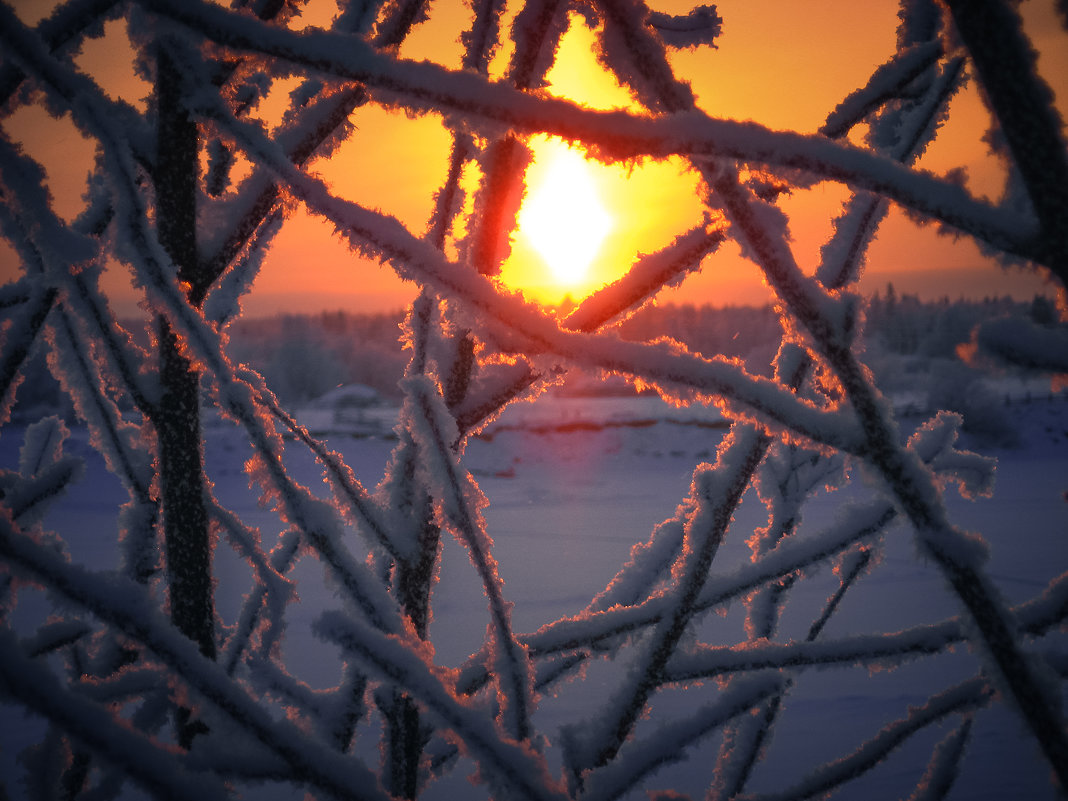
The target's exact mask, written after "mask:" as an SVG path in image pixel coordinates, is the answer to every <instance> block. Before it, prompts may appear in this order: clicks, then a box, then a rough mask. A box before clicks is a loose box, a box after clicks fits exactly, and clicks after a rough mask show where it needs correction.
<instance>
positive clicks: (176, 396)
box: [155, 48, 215, 747]
mask: <svg viewBox="0 0 1068 801" xmlns="http://www.w3.org/2000/svg"><path fill="white" fill-rule="evenodd" d="M156 63H157V77H156V102H157V104H158V105H157V110H158V114H159V118H158V128H157V162H156V174H155V184H156V223H157V226H158V231H159V238H160V242H161V244H162V245H163V247H164V248H165V249H166V251H167V253H168V254H169V255H170V257H171V259H172V260H173V261H174V263H175V265H176V267H177V270H178V277H179V279H180V280H181V281H183V282H187V283H188V284H189V285H196V283H197V282H196V281H195V277H196V271H197V251H196V180H197V171H198V166H199V162H198V153H197V129H196V124H195V123H194V122H193V121H192V120H191V119H190V117H189V115H188V113H187V112H186V111H185V109H183V108H182V105H181V91H180V82H181V77H180V75H179V73H178V70H177V67H176V66H175V64H174V63H173V61H172V60H171V59H170V57H169V56H168V55H167V53H166V51H165V50H164V49H163V48H160V50H159V52H158V54H157V62H156ZM158 326H159V331H158V334H159V358H160V378H161V382H162V386H163V396H162V398H161V400H160V405H159V409H158V411H157V414H156V420H155V425H156V429H157V433H158V435H159V460H160V464H159V469H160V485H161V486H160V489H161V495H162V503H163V534H164V551H165V554H166V559H167V581H168V586H169V595H170V609H171V620H172V621H173V622H174V625H175V626H176V627H177V628H178V629H179V630H180V631H181V632H182V633H183V634H185V635H186V636H187V637H189V639H191V640H193V642H195V643H196V644H197V646H198V647H199V648H200V652H201V653H202V654H204V655H205V656H207V657H208V658H210V659H214V658H215V614H214V603H213V599H212V579H211V543H210V539H209V527H208V513H207V509H206V506H205V503H204V494H203V493H204V480H203V475H204V472H203V461H202V453H201V435H200V386H199V385H200V382H199V376H198V375H197V372H196V371H195V370H194V369H193V367H192V365H191V364H190V362H189V360H188V359H187V358H186V357H185V356H184V355H183V354H182V352H181V343H180V342H179V339H178V337H177V336H176V335H175V333H174V332H173V331H172V330H171V327H170V325H169V323H168V322H167V321H166V320H165V319H162V318H161V319H160V320H159V321H158ZM189 718H190V714H189V711H188V710H179V720H178V728H179V732H178V735H179V741H180V743H181V744H182V745H183V746H185V747H188V746H189V744H190V742H191V741H192V738H193V737H194V736H195V734H196V733H197V731H198V726H197V725H196V724H195V723H191V722H190V720H189Z"/></svg>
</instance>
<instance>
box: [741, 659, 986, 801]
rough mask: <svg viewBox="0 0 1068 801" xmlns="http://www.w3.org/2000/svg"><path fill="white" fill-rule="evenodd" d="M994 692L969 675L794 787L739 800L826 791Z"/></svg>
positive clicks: (790, 799) (788, 798) (778, 800)
mask: <svg viewBox="0 0 1068 801" xmlns="http://www.w3.org/2000/svg"><path fill="white" fill-rule="evenodd" d="M992 696H993V690H992V688H991V686H990V683H989V682H988V681H987V680H986V678H984V677H983V676H977V677H975V678H973V679H969V680H967V681H965V682H962V683H960V684H958V685H956V686H955V687H951V688H950V689H948V690H945V691H944V692H941V693H939V694H937V695H934V696H932V697H931V698H930V699H928V701H927V703H925V704H924V705H923V706H920V707H914V708H911V709H910V710H909V713H908V714H907V715H906V716H905V717H903V718H900V719H899V720H896V721H893V722H892V723H890V724H888V725H886V726H885V727H883V729H882V730H880V731H879V733H878V734H876V735H875V736H874V737H872V738H871V739H870V740H868V741H866V742H864V743H862V744H861V745H860V747H859V748H857V750H856V751H854V752H853V753H852V754H850V755H849V756H846V757H842V758H841V759H839V760H836V761H834V762H828V763H827V764H825V765H821V766H820V767H818V768H816V769H815V770H813V771H811V772H810V773H809V774H808V776H806V777H805V778H804V779H802V780H801V781H799V782H798V783H797V784H795V785H794V786H793V787H790V788H788V789H785V790H782V791H781V792H770V793H759V794H753V795H742V796H738V801H795V800H796V801H800V800H801V799H805V798H812V797H813V796H815V795H819V794H821V793H825V792H827V791H828V790H830V789H832V788H834V787H838V786H840V785H841V784H843V783H844V782H846V781H848V780H849V779H851V778H853V777H855V776H859V775H860V774H862V773H864V772H866V771H867V770H869V769H871V768H872V767H874V766H875V765H877V764H878V763H879V762H881V761H882V760H883V759H884V758H885V757H886V756H887V754H889V753H890V752H891V751H892V750H893V749H895V748H897V747H898V746H899V745H901V743H903V742H904V741H905V740H906V739H908V738H909V737H911V736H912V735H913V734H915V733H916V732H918V731H920V730H921V729H923V728H925V727H927V726H930V725H931V724H933V723H936V722H937V721H939V720H941V719H943V718H945V717H947V716H949V715H952V714H955V713H959V712H971V711H973V710H975V709H977V708H980V707H983V706H985V705H986V704H987V703H989V701H990V699H991V697H992Z"/></svg>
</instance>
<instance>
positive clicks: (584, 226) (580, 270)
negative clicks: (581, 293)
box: [519, 148, 612, 286]
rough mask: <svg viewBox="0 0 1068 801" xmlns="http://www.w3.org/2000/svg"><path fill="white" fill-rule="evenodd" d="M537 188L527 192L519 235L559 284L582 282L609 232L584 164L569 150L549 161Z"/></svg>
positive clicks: (606, 216)
mask: <svg viewBox="0 0 1068 801" xmlns="http://www.w3.org/2000/svg"><path fill="white" fill-rule="evenodd" d="M550 158H551V161H550V162H549V164H548V165H547V168H546V169H545V170H544V171H543V173H542V175H543V177H542V179H541V181H540V183H537V184H536V185H534V186H531V187H529V189H528V194H527V198H526V200H525V201H524V203H523V208H522V209H521V210H520V212H519V230H520V233H521V234H522V235H523V236H524V237H525V238H526V239H527V241H528V242H529V243H530V244H531V246H532V247H533V248H534V249H535V250H536V251H537V252H538V253H539V254H540V255H541V257H542V259H544V260H545V264H546V265H547V266H548V267H549V269H550V270H551V271H552V273H553V276H554V278H555V279H556V282H557V283H558V284H562V285H565V286H575V285H578V284H580V283H582V281H583V279H584V278H585V276H586V271H587V270H588V269H589V266H590V262H592V261H593V259H594V257H595V256H596V255H597V251H598V250H599V249H600V247H601V243H602V242H603V241H604V238H605V237H606V236H607V235H608V232H609V231H610V230H611V229H612V217H611V216H610V215H609V213H608V212H607V211H606V210H605V208H604V206H603V205H602V204H601V200H600V198H599V197H598V196H597V187H596V186H595V185H594V182H593V177H592V176H591V175H590V170H589V167H588V166H587V163H586V159H584V158H583V157H582V155H581V154H580V153H579V152H577V151H575V150H570V149H568V148H560V149H559V150H556V151H555V152H554V153H553V154H552V155H551V156H550Z"/></svg>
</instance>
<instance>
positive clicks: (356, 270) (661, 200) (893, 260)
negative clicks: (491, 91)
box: [0, 0, 1068, 315]
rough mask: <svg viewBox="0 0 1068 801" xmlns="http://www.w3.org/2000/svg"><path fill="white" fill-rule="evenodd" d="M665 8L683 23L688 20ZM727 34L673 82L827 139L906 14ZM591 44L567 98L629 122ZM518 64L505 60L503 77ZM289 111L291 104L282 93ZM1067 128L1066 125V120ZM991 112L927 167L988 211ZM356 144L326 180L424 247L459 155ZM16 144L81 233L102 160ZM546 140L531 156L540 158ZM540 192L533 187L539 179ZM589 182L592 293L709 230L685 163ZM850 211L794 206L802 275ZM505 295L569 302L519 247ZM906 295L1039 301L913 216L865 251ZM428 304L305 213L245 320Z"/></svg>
mask: <svg viewBox="0 0 1068 801" xmlns="http://www.w3.org/2000/svg"><path fill="white" fill-rule="evenodd" d="M653 5H654V7H656V8H659V9H661V10H665V11H671V12H676V13H677V12H683V11H685V10H686V9H687V6H686V5H684V4H683V3H680V2H675V1H674V0H671V1H670V2H657V3H654V4H653ZM716 5H717V7H718V10H719V13H720V16H721V17H722V18H723V20H724V25H723V33H722V35H721V37H720V38H719V40H718V48H717V49H711V48H707V47H705V48H699V49H696V50H689V51H679V52H677V53H676V54H675V55H674V56H673V64H674V66H675V69H676V72H677V74H679V75H680V76H682V77H685V78H686V79H688V80H690V81H691V83H692V85H693V88H694V91H695V94H696V96H697V98H698V102H699V105H700V106H701V107H702V108H703V109H704V110H705V111H706V112H708V113H710V114H713V115H715V116H724V117H735V118H739V119H754V120H756V121H758V122H760V123H762V124H764V125H767V126H770V127H772V128H794V129H797V130H800V131H804V132H809V131H814V130H815V129H816V128H817V127H818V126H819V124H820V123H822V121H823V119H824V117H825V116H826V114H827V112H828V111H829V110H831V109H833V108H834V106H835V105H836V104H837V103H838V101H839V100H840V99H841V98H842V97H844V96H845V95H846V94H847V93H848V92H849V91H851V90H853V89H855V88H856V87H858V86H860V85H861V84H863V83H864V81H865V80H866V79H867V77H868V75H869V74H870V73H871V71H872V70H873V69H874V68H875V67H876V66H878V65H879V64H881V63H883V62H884V61H886V59H887V58H889V56H890V55H891V54H892V53H893V51H894V42H895V35H896V24H897V19H896V14H897V2H896V0H864V2H859V3H858V2H846V1H845V0H835V1H833V2H832V0H808V1H807V2H804V3H796V2H784V1H783V0H721V1H720V2H718V3H717V4H716ZM1052 6H1053V3H1052V0H1029V2H1025V3H1024V4H1023V12H1024V15H1025V23H1026V24H1027V25H1028V30H1029V32H1030V33H1031V35H1032V37H1033V38H1034V39H1035V41H1036V44H1037V45H1038V46H1039V48H1040V50H1041V52H1042V53H1043V56H1042V60H1041V61H1040V69H1041V71H1042V72H1043V74H1044V76H1045V77H1046V79H1047V80H1049V81H1051V83H1052V84H1053V88H1054V91H1055V92H1056V93H1057V95H1058V98H1059V99H1060V101H1061V102H1060V106H1061V109H1062V114H1064V109H1065V103H1064V101H1065V99H1068V35H1065V34H1064V32H1063V30H1062V29H1060V28H1059V26H1058V25H1057V24H1056V22H1055V21H1054V19H1053V15H1052ZM16 8H17V10H19V12H20V13H21V14H23V16H24V18H27V19H28V20H30V21H33V20H34V18H35V16H40V14H42V13H44V12H43V11H42V10H41V7H40V5H39V4H37V3H20V2H16ZM332 8H333V4H332V3H331V2H330V1H329V0H321V2H320V1H316V0H313V2H312V3H311V4H310V6H309V10H308V12H307V13H306V15H305V19H306V20H307V21H309V22H311V23H315V24H317V23H319V22H320V21H325V20H328V19H329V17H330V15H331V9H332ZM466 19H467V12H466V9H465V6H464V4H463V1H462V0H435V2H434V4H433V14H432V17H431V20H430V22H429V23H426V24H424V25H423V26H421V27H420V28H418V29H416V31H415V32H414V33H413V35H412V37H411V38H410V39H409V40H408V42H406V44H405V47H404V49H403V51H402V55H404V56H406V57H409V58H429V59H432V60H435V61H440V62H441V63H445V64H448V65H453V64H455V63H456V61H457V60H458V57H459V53H460V45H459V44H458V41H457V37H458V36H459V33H460V32H461V30H462V29H463V28H464V27H465V25H466ZM108 34H109V35H108V36H107V37H106V38H105V39H104V40H96V41H93V42H89V43H87V45H86V47H85V48H84V52H83V55H82V56H81V58H80V63H81V64H82V66H83V67H84V68H85V69H88V70H90V71H92V72H93V74H94V75H96V76H97V77H98V80H99V81H100V82H101V83H102V84H103V85H104V86H105V88H107V89H108V90H109V91H111V92H113V93H115V94H117V95H120V96H123V97H125V98H126V99H128V100H130V101H131V102H137V103H139V104H140V105H141V106H142V107H143V102H144V101H143V98H144V97H145V95H146V94H147V92H148V87H147V85H146V84H144V83H141V82H139V81H136V80H132V79H131V67H130V60H129V59H130V54H129V51H128V49H124V48H123V47H122V39H123V32H122V23H112V24H110V25H109V28H108ZM592 37H593V34H592V32H590V31H588V30H586V29H585V28H584V26H583V25H582V24H581V22H575V23H574V24H573V25H572V28H571V30H570V31H569V33H568V34H567V36H566V37H565V41H564V44H563V47H562V50H561V54H560V58H559V60H558V63H557V65H556V67H555V68H554V71H553V72H552V73H551V74H550V78H551V80H552V85H553V89H554V91H557V92H559V93H561V94H564V95H566V96H569V97H571V98H573V99H575V100H578V101H580V102H583V103H586V104H588V105H591V106H596V107H600V108H611V107H623V106H627V105H628V103H629V98H628V96H627V94H626V93H625V92H624V91H623V90H622V89H620V88H619V87H618V86H617V85H615V84H614V82H613V81H612V80H611V78H610V77H609V76H607V75H606V74H604V73H603V71H601V70H600V68H599V67H598V66H597V65H596V64H595V62H594V61H593V57H592V55H591V45H592V41H593V39H592ZM507 56H508V51H507V50H503V51H502V52H501V53H499V54H498V56H497V58H496V59H495V61H494V63H493V66H492V71H493V72H494V74H495V75H499V73H500V70H502V69H503V67H504V65H505V64H506V63H507ZM279 95H281V96H282V97H283V99H284V92H279ZM1066 116H1068V115H1066ZM985 119H986V112H985V111H984V109H983V107H982V104H981V101H980V100H979V98H978V94H977V92H976V90H975V89H974V87H969V88H968V89H966V90H965V91H964V92H962V93H961V94H960V95H958V97H957V98H956V99H955V100H954V101H953V104H952V106H951V116H950V122H949V123H948V124H947V125H946V127H945V128H944V129H943V131H942V132H941V133H940V135H939V139H938V140H937V141H936V143H935V144H934V145H933V146H932V148H931V149H930V151H929V153H928V154H927V155H926V156H925V157H924V159H923V161H922V162H921V165H922V166H924V167H926V168H928V169H931V170H934V171H936V172H940V173H941V172H945V171H946V170H949V169H952V168H955V167H965V168H966V169H967V172H968V182H969V187H970V188H971V189H972V191H974V192H977V193H980V194H986V195H990V196H994V195H996V193H997V192H998V191H999V187H1000V181H1001V177H1002V176H1001V172H1000V168H999V166H998V165H997V164H996V163H994V162H992V161H991V160H990V159H989V158H988V157H987V155H986V147H985V145H984V144H983V143H982V142H981V136H982V135H983V133H984V131H985V129H986V122H985ZM353 122H354V123H355V125H356V127H357V129H358V131H357V134H356V135H355V136H353V137H352V138H351V139H350V140H349V141H348V142H347V143H346V144H345V145H343V146H342V147H341V149H340V150H339V151H338V152H337V153H336V155H335V156H334V157H333V158H332V159H331V160H330V162H329V163H324V162H320V163H316V164H315V165H314V169H316V170H318V171H320V172H321V173H322V174H323V175H324V176H326V177H327V178H328V179H329V180H330V181H331V182H332V183H333V185H334V189H335V191H337V192H338V193H339V194H340V195H342V196H344V197H347V198H350V199H352V200H355V201H358V202H361V203H364V204H366V205H369V206H373V207H375V208H378V209H380V210H382V211H384V212H387V213H389V214H392V215H394V216H396V217H397V218H398V219H400V220H401V221H402V222H404V223H405V224H406V225H407V226H409V228H411V229H412V230H413V231H416V232H421V231H422V230H423V229H424V228H425V225H426V222H427V220H428V219H429V217H430V212H431V202H432V193H433V192H434V190H435V189H437V187H439V186H440V185H441V183H442V181H443V178H444V173H445V169H446V162H447V156H448V150H449V144H450V138H449V135H448V133H447V131H446V130H445V129H444V127H443V126H442V125H441V123H440V121H439V120H438V119H437V118H436V117H434V116H426V117H421V118H409V117H407V116H406V115H403V114H398V113H393V112H387V111H384V110H383V109H381V108H380V107H377V106H373V105H368V106H365V107H364V108H362V109H360V110H358V111H357V113H356V114H355V115H354V117H353ZM4 127H5V129H6V130H8V132H9V133H10V134H11V135H12V136H14V137H15V138H17V139H20V140H22V141H23V142H24V143H25V146H26V149H27V150H28V151H29V152H30V153H31V155H34V156H35V157H38V158H40V159H41V160H42V161H43V162H44V163H45V165H46V168H47V170H48V174H49V183H50V187H51V189H52V191H53V194H54V196H55V198H56V208H57V210H58V211H59V212H60V213H61V214H63V215H64V216H66V217H68V218H70V217H73V216H74V215H75V214H77V212H78V210H79V209H80V205H81V203H80V195H81V193H82V191H83V189H84V186H85V175H86V171H87V169H88V167H87V164H88V162H89V159H90V157H91V153H92V150H91V145H90V144H89V143H87V142H85V141H84V140H82V139H81V137H80V136H79V135H78V133H77V131H76V130H75V129H74V128H73V126H72V125H71V124H70V123H69V122H66V121H63V120H60V121H55V120H51V119H50V118H48V117H47V116H46V115H45V114H44V112H42V111H40V110H38V109H29V108H27V109H23V110H21V111H20V112H18V113H17V114H16V115H15V116H14V117H12V118H9V119H8V120H7V121H5V122H4ZM543 142H544V139H543V138H542V140H540V141H537V142H535V143H534V147H535V152H536V153H538V152H540V149H539V145H540V144H542V143H543ZM532 174H533V173H532ZM591 176H592V178H593V181H594V184H595V186H596V188H597V190H598V192H599V194H600V197H601V202H602V204H603V205H604V206H605V208H606V209H607V210H608V211H609V213H610V214H611V215H612V216H613V218H614V220H613V230H612V234H611V236H610V239H609V241H608V243H607V244H606V245H605V246H604V247H602V248H601V250H600V252H599V255H598V257H597V258H596V259H595V261H594V263H593V265H592V266H591V268H590V276H589V277H590V282H591V283H592V284H593V285H596V284H598V283H601V282H604V281H609V280H612V279H614V278H615V277H616V276H617V275H619V274H620V273H621V272H623V271H624V270H625V269H626V267H627V266H628V265H629V263H630V261H631V259H633V257H634V254H635V253H636V252H638V251H641V252H650V251H653V250H656V249H657V248H659V247H662V246H663V245H665V244H667V243H668V242H670V241H671V239H673V238H674V237H675V236H676V235H677V234H679V233H681V232H683V231H685V230H687V229H688V228H690V227H692V226H693V225H695V224H696V223H698V222H699V221H700V220H701V216H702V208H701V206H700V204H699V203H698V202H697V201H696V200H695V190H696V187H697V182H696V177H695V175H694V174H693V173H692V172H690V171H687V170H686V167H685V163H684V162H683V160H681V159H668V160H666V161H663V162H651V161H650V162H646V163H644V164H642V165H640V166H638V167H637V168H635V169H631V170H628V169H627V168H625V167H622V166H613V167H603V166H601V165H594V167H593V168H592V169H591ZM846 197H847V192H846V191H845V189H844V188H843V187H842V186H840V185H837V184H832V183H823V184H820V185H818V186H817V187H815V188H814V189H812V190H807V191H801V192H797V193H795V194H794V195H793V196H792V197H790V198H787V199H786V200H785V201H784V202H783V203H784V206H785V208H786V210H787V212H788V213H789V214H790V216H791V219H792V225H791V229H792V231H793V234H794V246H795V250H796V252H797V257H798V260H799V261H800V262H801V264H802V265H803V266H805V267H806V268H809V269H811V268H812V267H814V266H815V260H816V258H817V256H818V251H819V246H820V244H822V243H823V241H824V240H825V239H826V237H827V235H828V234H829V231H830V220H831V217H832V216H833V214H834V212H835V210H836V209H837V208H838V207H839V205H840V204H841V202H842V201H843V200H844V199H845V198H846ZM17 274H18V266H17V262H16V261H15V258H14V254H13V253H12V252H11V251H10V250H9V249H7V248H6V246H3V245H0V279H3V280H10V279H11V278H12V277H14V276H16V275H17ZM502 278H503V279H504V280H505V281H506V282H507V283H509V284H510V285H512V286H515V287H518V288H522V289H524V291H527V292H529V293H531V294H535V295H539V296H543V297H558V296H559V295H561V294H562V293H563V292H565V291H567V290H566V288H561V287H559V286H558V285H553V283H552V280H553V279H552V277H551V275H550V273H549V271H548V270H547V269H546V267H545V265H544V262H543V261H542V260H541V257H540V256H538V255H537V254H536V253H535V252H533V250H532V248H531V247H530V245H529V243H527V242H526V241H525V240H524V238H523V237H519V238H517V241H516V243H515V248H514V250H513V256H512V258H511V260H510V261H509V262H508V263H506V265H505V267H504V271H503V273H502ZM109 280H110V288H111V292H112V294H113V298H114V300H115V303H116V306H117V307H118V308H119V310H120V313H123V312H125V311H126V310H128V309H130V308H131V307H132V306H133V304H134V303H135V302H136V299H135V297H134V296H133V293H132V290H130V289H129V288H128V283H127V281H126V280H125V278H124V277H123V276H122V275H121V273H120V271H116V274H115V275H113V276H111V277H110V279H109ZM888 280H893V281H894V283H895V284H896V285H897V286H898V288H899V290H902V291H920V292H923V293H925V294H930V295H941V294H949V295H950V296H951V297H956V296H958V295H961V294H965V295H969V296H982V295H984V294H988V293H992V292H998V293H1001V292H1008V291H1012V292H1014V294H1017V295H1018V296H1021V297H1027V296H1029V295H1030V294H1032V293H1033V292H1035V291H1037V290H1039V289H1041V288H1042V281H1041V279H1038V278H1035V277H1033V276H1030V275H1025V274H1021V273H1018V272H1015V273H1011V274H1006V273H1004V272H1002V271H1001V270H1000V268H997V267H995V266H993V265H992V264H990V263H989V262H988V261H987V260H986V259H984V258H983V257H982V256H981V255H980V254H979V252H978V250H977V248H976V247H975V246H974V245H973V244H972V243H971V242H970V241H966V240H960V241H954V240H952V239H950V238H946V237H939V236H937V235H936V234H935V233H934V232H933V231H932V230H929V229H919V228H917V227H916V226H915V225H913V224H912V223H911V222H909V221H908V220H907V219H906V218H905V217H904V216H903V215H902V214H901V213H900V212H896V211H894V212H891V215H890V217H889V218H888V219H887V220H886V221H885V222H884V224H883V226H882V228H881V230H880V234H879V237H878V239H877V241H876V242H875V243H874V244H873V246H872V248H871V250H870V258H869V264H868V268H867V272H866V275H865V280H864V285H865V286H866V287H868V288H877V287H882V286H883V285H885V283H886V282H887V281H888ZM414 293H415V288H414V287H413V286H412V285H411V284H404V283H402V282H401V281H399V279H397V278H396V277H395V276H394V275H393V274H392V272H391V271H389V270H388V269H387V268H383V267H380V266H377V265H374V264H371V263H368V262H365V261H363V260H359V259H355V258H354V257H352V256H351V254H349V253H348V251H347V250H346V248H345V247H344V246H343V245H342V244H341V243H340V242H339V241H338V240H337V239H336V238H335V237H334V236H333V235H332V233H331V226H330V225H329V224H327V223H324V222H322V221H321V220H316V219H312V218H310V217H308V216H307V215H305V214H303V213H301V212H298V213H297V214H296V215H295V216H294V217H293V218H292V219H291V220H290V221H288V222H287V223H286V225H285V226H284V227H283V230H282V232H281V233H280V234H279V236H278V237H277V238H276V240H275V243H274V247H273V248H272V250H271V253H270V254H269V256H268V257H267V259H266V261H265V263H264V266H263V269H262V271H261V274H260V276H259V277H258V279H257V281H256V284H255V287H254V289H253V291H252V293H251V294H250V296H249V298H248V299H247V300H246V302H245V312H246V313H247V314H253V315H258V314H267V313H272V312H274V311H276V310H279V309H288V310H292V311H313V310H318V309H322V308H339V307H341V308H346V309H352V310H361V311H368V310H386V309H394V308H399V307H401V306H403V305H405V304H406V302H407V300H408V299H409V298H410V297H412V296H413V295H414ZM767 297H768V295H767V293H766V290H765V289H764V288H763V286H762V283H761V281H760V277H759V274H758V271H757V270H756V268H755V267H753V266H752V265H750V264H749V263H748V262H745V261H744V260H743V259H741V258H740V257H739V256H738V254H737V249H736V248H735V247H734V246H733V245H729V246H726V247H724V248H721V250H720V251H719V252H718V253H716V254H714V255H713V256H711V257H709V258H708V259H707V260H706V262H705V264H704V268H703V269H702V271H701V273H700V274H699V275H696V276H692V277H690V278H688V279H687V280H686V282H685V283H684V284H683V285H682V286H681V287H680V288H678V289H675V290H671V291H670V292H667V293H664V295H663V296H662V299H664V300H668V301H675V302H696V303H704V302H709V303H714V304H726V303H759V302H763V301H764V300H766V299H767Z"/></svg>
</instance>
